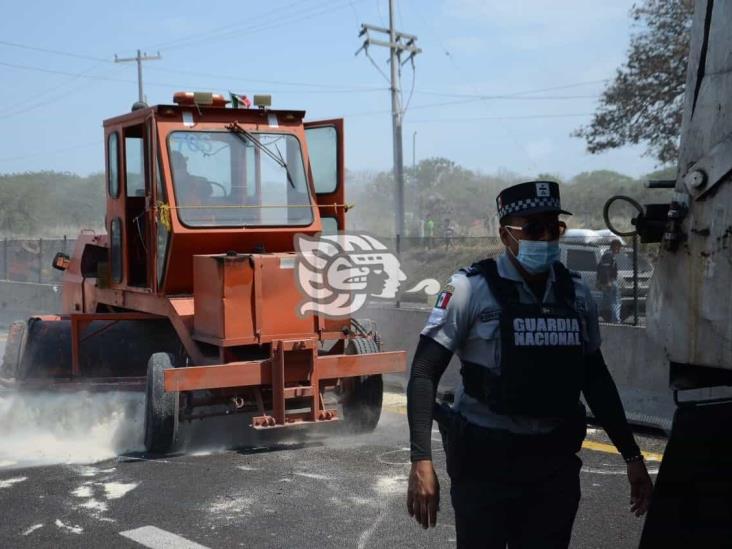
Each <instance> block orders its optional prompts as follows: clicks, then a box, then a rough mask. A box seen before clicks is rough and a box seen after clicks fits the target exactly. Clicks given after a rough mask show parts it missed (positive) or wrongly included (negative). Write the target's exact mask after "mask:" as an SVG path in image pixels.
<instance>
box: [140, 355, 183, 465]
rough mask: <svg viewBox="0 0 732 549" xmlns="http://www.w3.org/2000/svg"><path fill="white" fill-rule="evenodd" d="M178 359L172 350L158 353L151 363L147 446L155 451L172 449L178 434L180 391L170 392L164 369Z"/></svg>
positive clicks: (149, 361) (146, 407)
mask: <svg viewBox="0 0 732 549" xmlns="http://www.w3.org/2000/svg"><path fill="white" fill-rule="evenodd" d="M174 361H175V358H174V357H173V355H172V354H170V353H155V354H153V355H152V356H151V357H150V360H148V363H147V388H146V392H145V449H146V450H147V451H148V452H150V453H153V454H166V453H168V452H170V451H171V450H172V449H173V447H174V446H175V442H176V438H177V434H178V408H179V398H178V393H166V392H165V391H164V386H163V375H164V374H163V372H164V371H165V370H167V369H169V368H174V367H175V366H174Z"/></svg>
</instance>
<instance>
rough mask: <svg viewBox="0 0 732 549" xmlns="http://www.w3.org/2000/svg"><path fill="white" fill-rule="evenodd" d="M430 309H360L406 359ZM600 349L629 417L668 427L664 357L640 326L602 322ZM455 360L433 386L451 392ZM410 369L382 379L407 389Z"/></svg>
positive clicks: (671, 406) (669, 414)
mask: <svg viewBox="0 0 732 549" xmlns="http://www.w3.org/2000/svg"><path fill="white" fill-rule="evenodd" d="M428 314H429V309H425V308H415V307H411V308H404V307H402V308H399V309H397V308H395V307H393V306H379V305H377V304H372V305H370V306H369V307H368V308H367V309H366V310H365V311H363V315H359V316H364V317H368V318H370V319H372V320H374V321H375V322H376V325H377V327H378V330H379V333H380V334H381V336H382V339H383V342H384V349H385V350H387V351H392V350H399V349H404V350H406V351H407V354H408V357H407V361H408V364H411V361H412V357H413V356H414V350H415V349H416V346H417V342H418V340H419V332H420V331H421V330H422V328H423V327H424V325H425V322H426V321H427V316H428ZM600 330H601V333H602V339H603V344H602V349H603V354H604V356H605V361H606V362H607V365H608V369H609V370H610V373H611V374H612V376H613V379H614V380H615V383H616V385H617V386H618V391H619V392H620V397H621V399H622V400H623V405H624V406H625V410H626V414H627V416H628V418H629V419H630V420H631V421H632V422H633V423H635V424H639V425H646V426H651V427H656V428H661V429H663V430H665V431H669V430H670V428H671V420H672V418H673V413H674V411H675V409H676V406H675V404H674V401H673V393H672V391H671V390H670V389H669V387H668V362H667V360H666V357H665V354H664V351H663V349H662V348H661V347H660V346H659V345H657V344H655V343H654V342H653V341H652V340H651V339H650V338H649V337H648V333H647V332H646V329H645V328H643V327H635V326H624V325H615V324H601V326H600ZM459 376H460V363H459V360H458V359H457V357H455V356H453V359H452V361H451V362H450V365H449V366H448V369H447V371H446V372H445V375H444V376H443V377H442V379H441V381H440V386H439V387H438V392H441V393H451V392H452V391H453V390H454V388H455V386H456V385H457V384H458V382H459ZM408 377H409V373H408V372H407V373H405V374H404V375H390V376H388V377H387V379H386V382H387V383H388V384H389V385H391V386H392V387H394V388H400V389H402V390H404V389H406V384H407V380H408Z"/></svg>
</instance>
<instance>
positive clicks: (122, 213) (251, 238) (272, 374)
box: [56, 105, 406, 427]
mask: <svg viewBox="0 0 732 549" xmlns="http://www.w3.org/2000/svg"><path fill="white" fill-rule="evenodd" d="M272 116H275V117H276V119H277V122H278V123H277V124H276V125H274V126H272V125H270V124H271V120H272ZM303 116H304V113H303V112H299V111H271V110H259V109H225V108H214V107H204V106H172V105H162V106H155V107H149V108H146V109H141V110H138V111H134V112H131V113H128V114H125V115H122V116H119V117H116V118H113V119H110V120H107V121H105V123H104V128H105V147H107V146H108V143H109V142H108V139H107V138H108V136H109V135H110V134H112V133H116V134H117V136H118V138H117V139H118V147H117V151H116V156H117V159H118V160H117V162H118V163H117V166H116V172H117V173H118V174H119V193H118V195H117V196H109V193H108V198H107V216H106V219H107V223H111V222H112V220H113V219H119V220H120V222H121V224H122V228H121V236H122V246H121V248H122V252H121V261H122V265H121V269H122V280H121V281H117V282H115V281H114V280H111V279H110V278H109V277H107V280H104V281H103V282H104V283H103V284H100V280H98V279H97V278H94V277H85V276H84V275H83V274H82V273H81V257H82V254H83V252H84V249H85V246H88V245H93V246H101V247H106V248H107V249H110V250H111V242H110V238H109V237H108V236H105V235H94V234H91V235H90V234H82V235H80V238H79V240H78V242H77V249H76V250H75V253H74V256H73V257H72V259H71V262H70V264H69V266H68V270H67V272H66V277H65V285H64V310H65V312H66V314H65V315H63V316H60V317H56V318H57V319H59V320H69V321H70V322H71V333H72V337H71V339H72V349H71V351H72V381H73V380H76V379H79V378H80V377H82V375H83V372H81V368H80V353H81V345H82V344H83V342H84V340H85V339H86V338H89V337H93V336H94V335H95V333H99V331H97V332H95V333H91V334H86V335H85V334H84V331H85V329H86V328H87V327H88V326H89V324H90V323H91V322H93V321H97V320H102V321H108V322H110V324H109V325H111V324H113V323H116V322H119V321H125V320H146V319H158V320H159V319H160V318H167V319H168V320H169V321H170V322H171V325H172V327H173V328H174V330H175V332H176V333H177V334H178V337H179V338H180V341H181V343H182V345H183V346H184V348H185V350H186V353H187V354H188V356H189V358H190V360H191V362H192V363H193V364H194V366H186V367H179V368H175V369H171V370H166V371H165V373H164V376H165V390H166V391H173V392H186V391H197V390H202V389H207V390H212V389H222V390H223V389H232V388H242V389H246V390H247V391H250V392H253V393H254V394H255V396H256V399H257V402H258V404H259V408H260V410H261V411H262V414H261V415H260V416H259V417H257V418H255V420H254V425H255V427H267V426H282V425H286V424H289V423H293V422H297V421H323V420H330V419H335V418H336V414H335V411H334V410H326V409H325V407H324V404H323V399H322V391H323V389H324V388H327V387H332V386H335V385H337V384H338V383H339V380H341V379H344V378H348V377H354V376H364V375H373V374H380V373H389V372H401V371H404V369H405V366H406V364H405V361H406V354H405V353H404V352H401V351H400V352H390V353H374V354H371V355H343V354H338V355H326V356H319V355H318V347H319V344H320V342H321V341H323V340H346V339H347V338H348V337H350V336H349V334H348V330H347V329H344V323H346V325H350V319H344V320H332V319H327V318H324V317H320V316H314V317H313V320H312V323H310V324H309V325H308V329H307V330H304V333H303V330H299V331H298V332H299V333H292V332H290V333H277V332H276V331H275V332H271V333H269V334H267V335H266V336H263V335H262V334H260V333H257V334H256V335H255V337H247V338H239V339H238V340H235V339H233V338H230V339H227V338H220V337H211V336H207V335H206V334H197V333H196V330H195V328H194V319H195V307H194V298H193V261H192V258H193V257H194V256H200V255H205V254H222V253H225V252H227V251H228V250H232V249H234V250H238V251H240V252H243V253H247V252H248V250H247V248H249V251H254V250H255V249H256V248H257V247H258V246H261V245H263V246H264V247H265V249H266V252H267V253H273V252H274V253H276V252H293V251H294V250H293V238H294V236H295V234H297V233H304V234H308V235H314V234H317V233H319V232H320V231H321V230H322V223H321V217H333V218H335V219H336V221H337V224H338V227H339V228H340V229H343V228H344V227H345V211H346V209H347V207H346V205H345V203H344V201H345V189H344V179H345V163H344V158H345V157H344V148H343V121H342V120H325V121H318V122H309V123H303V121H302V117H303ZM185 117H188V118H189V120H192V124H191V123H190V122H189V123H185V124H184V122H183V120H184V118H185ZM232 123H237V124H238V125H240V126H241V127H243V128H245V129H246V130H248V131H252V132H257V131H268V132H271V131H276V132H280V133H289V134H292V135H294V136H295V137H296V138H297V139H298V140H299V142H300V144H301V147H302V156H303V159H304V161H305V167H306V171H307V176H308V185H309V189H310V196H311V205H312V208H313V220H312V223H311V224H310V225H308V226H306V227H246V228H236V227H234V228H232V227H197V228H191V227H187V226H185V225H184V224H182V223H181V221H180V219H179V218H178V215H177V209H176V207H175V204H176V202H175V195H176V193H175V186H174V184H173V177H174V174H173V173H172V170H171V168H170V164H169V157H168V148H167V138H168V136H169V135H170V133H171V132H173V131H176V130H185V131H211V130H216V131H223V130H224V129H225V126H226V125H228V124H232ZM318 127H333V128H335V130H336V133H337V135H338V138H339V141H338V150H337V174H338V185H337V187H336V189H335V190H333V191H332V192H329V193H326V194H316V192H315V186H314V184H313V177H312V170H311V168H310V162H309V155H308V148H307V139H306V134H305V130H306V128H318ZM127 135H129V136H132V137H134V138H140V136H142V139H143V145H144V146H143V150H144V176H145V197H144V201H145V206H144V211H143V212H142V214H140V217H141V218H142V219H143V220H144V223H143V226H144V237H143V241H144V246H143V247H144V253H145V258H144V265H145V268H146V276H145V282H144V284H143V285H142V286H140V285H139V284H140V280H139V274H138V280H137V284H138V285H133V284H131V283H130V279H131V276H132V275H131V272H132V270H131V269H132V267H131V266H130V261H131V259H130V257H128V252H129V250H130V249H131V248H130V246H131V245H132V243H131V242H129V241H128V239H130V238H132V237H131V236H130V235H134V234H135V233H133V232H131V230H130V228H129V226H128V225H129V223H130V222H131V221H130V215H132V214H130V212H129V211H127V208H128V206H130V205H132V206H130V207H133V209H134V212H135V213H137V212H138V211H139V208H140V204H141V202H140V199H141V197H130V196H128V193H127V181H126V169H125V158H126V146H127V143H126V139H125V137H126V136H127ZM109 154H110V151H108V150H107V155H108V158H110V156H109ZM113 156H114V155H113ZM105 164H106V166H107V177H108V178H109V176H110V165H109V162H106V163H105ZM159 178H160V180H158V179H159ZM161 191H162V194H161ZM160 203H164V204H167V205H168V207H169V210H168V211H170V212H171V215H170V227H169V229H170V230H169V235H168V245H167V248H166V257H164V258H158V257H157V254H158V253H159V249H158V246H157V245H156V243H157V241H156V238H157V234H158V231H159V230H160V227H159V225H160V224H161V220H160V215H161V212H160V211H159V207H158V206H159V204H160ZM108 228H109V227H108ZM135 245H136V246H138V248H139V243H136V244H135ZM138 251H139V250H138ZM110 259H111V251H110ZM138 261H139V257H138ZM159 265H161V266H162V267H163V269H164V271H163V273H159V272H158V270H157V269H158V266H159ZM161 275H164V276H162V278H161ZM257 284H259V285H260V286H261V280H259V281H257ZM279 295H280V296H281V292H280V293H279ZM255 302H256V303H252V306H254V307H255V310H254V313H255V314H256V319H255V324H256V326H258V327H261V326H262V325H263V322H262V318H261V315H262V314H263V313H264V311H265V310H266V307H265V303H266V302H267V296H266V295H262V292H261V288H259V292H258V293H257V294H256V299H255ZM241 306H243V307H246V306H249V305H248V303H247V302H246V301H242V302H241ZM291 314H293V315H294V314H296V313H295V311H294V310H293V311H292V313H291ZM103 329H106V328H103ZM103 329H102V330H103ZM282 331H285V330H282ZM202 344H209V345H214V346H216V347H218V349H219V353H218V356H217V357H212V356H211V355H210V354H209V355H206V354H204V352H203V351H202ZM263 344H268V345H270V357H269V358H268V359H266V360H257V361H237V360H236V359H235V358H234V357H235V353H233V352H232V349H234V348H236V347H237V346H243V345H255V346H256V345H259V346H261V345H263ZM340 345H343V344H340ZM341 348H344V347H341ZM94 381H95V382H97V381H102V382H107V381H110V382H114V381H116V378H115V379H105V380H94ZM130 381H132V380H130ZM263 389H271V391H272V415H271V416H268V415H265V414H264V410H263V406H262V400H263V399H262V393H261V390H263ZM292 398H298V399H302V398H307V399H311V406H310V412H308V413H306V414H286V412H285V410H286V406H285V404H286V401H287V400H288V399H292Z"/></svg>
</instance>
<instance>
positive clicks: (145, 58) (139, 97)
mask: <svg viewBox="0 0 732 549" xmlns="http://www.w3.org/2000/svg"><path fill="white" fill-rule="evenodd" d="M158 59H161V57H160V52H158V54H157V55H148V54H147V53H141V52H140V50H137V56H136V57H126V58H124V59H120V58H119V57H117V54H115V55H114V62H115V63H130V62H132V61H136V62H137V100H138V101H139V102H140V103H144V102H145V95H144V94H143V93H142V62H143V61H157V60H158Z"/></svg>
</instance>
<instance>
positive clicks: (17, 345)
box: [0, 320, 28, 379]
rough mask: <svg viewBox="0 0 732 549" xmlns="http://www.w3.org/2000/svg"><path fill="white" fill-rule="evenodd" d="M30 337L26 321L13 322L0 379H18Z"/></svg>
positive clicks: (0, 367)
mask: <svg viewBox="0 0 732 549" xmlns="http://www.w3.org/2000/svg"><path fill="white" fill-rule="evenodd" d="M27 335H28V324H27V322H25V321H24V320H19V321H16V322H13V323H12V324H11V325H10V328H9V329H8V338H7V340H6V341H5V353H3V362H2V365H0V377H2V378H6V379H17V378H18V375H19V373H20V365H21V362H22V360H23V352H24V351H25V344H26V338H27Z"/></svg>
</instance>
